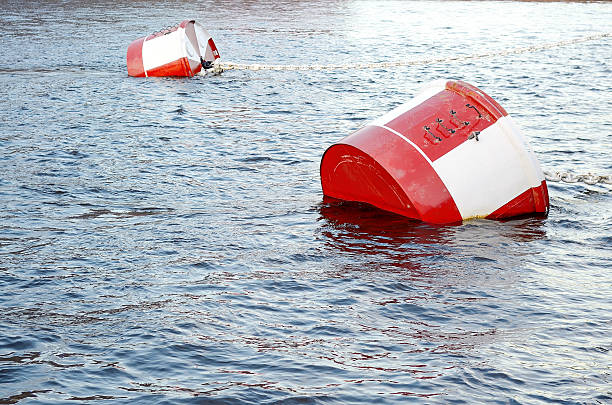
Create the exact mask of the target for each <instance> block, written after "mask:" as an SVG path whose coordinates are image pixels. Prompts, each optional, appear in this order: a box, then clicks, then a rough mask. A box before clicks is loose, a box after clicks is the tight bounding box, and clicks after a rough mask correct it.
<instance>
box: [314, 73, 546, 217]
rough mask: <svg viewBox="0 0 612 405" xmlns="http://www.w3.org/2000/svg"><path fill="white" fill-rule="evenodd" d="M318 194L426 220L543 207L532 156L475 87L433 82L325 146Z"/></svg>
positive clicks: (537, 168)
mask: <svg viewBox="0 0 612 405" xmlns="http://www.w3.org/2000/svg"><path fill="white" fill-rule="evenodd" d="M321 185H322V188H323V194H324V195H325V196H328V197H333V198H337V199H341V200H347V201H359V202H365V203H369V204H371V205H373V206H376V207H378V208H381V209H383V210H387V211H391V212H395V213H397V214H400V215H404V216H406V217H410V218H415V219H419V220H422V221H425V222H430V223H439V224H443V223H455V222H460V221H462V220H466V219H470V218H490V219H501V218H507V217H513V216H518V215H525V214H543V215H546V214H547V213H548V208H549V202H548V189H547V187H546V180H545V179H544V174H543V173H542V170H541V169H540V166H539V163H538V161H537V159H536V157H535V155H534V154H533V152H532V151H531V150H530V149H529V147H528V145H527V142H526V140H525V139H524V138H523V136H522V135H521V133H520V131H519V129H518V127H517V126H516V125H515V123H514V121H513V120H512V119H511V118H510V116H508V113H507V112H506V111H505V110H504V109H503V108H502V107H501V106H500V105H499V104H498V103H497V102H495V100H493V99H492V98H491V97H489V96H488V95H487V94H485V93H484V92H483V91H482V90H480V89H478V88H476V87H475V86H472V85H470V84H468V83H465V82H461V81H444V80H440V81H435V82H433V83H430V84H429V85H428V86H426V87H425V88H424V89H423V90H422V91H421V92H420V93H419V94H418V95H417V96H416V97H415V98H414V99H412V100H411V101H409V102H408V103H406V104H403V105H401V106H399V107H397V108H396V109H394V110H392V111H390V112H389V113H387V114H385V115H384V116H382V117H380V118H378V119H376V120H374V121H373V122H371V123H369V124H368V125H366V126H365V127H364V128H362V129H360V130H358V131H357V132H355V133H353V134H351V135H349V136H348V137H346V138H344V139H343V140H342V141H340V142H338V143H336V144H334V145H332V146H331V147H329V148H328V149H327V151H326V152H325V154H324V155H323V158H322V160H321Z"/></svg>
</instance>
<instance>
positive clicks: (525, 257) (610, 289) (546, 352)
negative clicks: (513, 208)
mask: <svg viewBox="0 0 612 405" xmlns="http://www.w3.org/2000/svg"><path fill="white" fill-rule="evenodd" d="M0 10H1V13H0V44H1V53H0V55H1V57H0V404H100V405H101V404H404V403H418V404H611V403H612V353H611V352H612V272H611V268H612V186H610V185H609V184H604V183H598V184H586V183H584V182H578V183H567V182H562V181H561V182H549V183H548V187H549V193H550V204H551V207H550V213H549V215H548V217H546V218H542V217H523V218H518V219H512V220H506V221H491V220H485V219H477V220H469V221H465V222H464V223H463V224H454V225H444V226H443V225H431V224H426V223H422V222H418V221H414V220H411V219H407V218H403V217H400V216H397V215H394V214H390V213H386V212H384V211H380V210H378V209H375V208H373V207H371V206H367V205H363V204H355V203H341V202H327V201H323V194H322V191H321V184H320V177H319V165H320V161H321V157H322V155H323V153H324V152H325V150H326V149H327V148H328V147H329V146H331V145H333V144H334V143H335V142H338V141H340V140H341V139H342V138H344V137H346V136H348V135H350V134H351V133H352V132H354V131H356V130H358V129H359V128H361V127H362V126H364V125H366V123H368V122H369V121H371V120H373V119H376V118H378V117H380V116H381V115H383V114H384V113H386V112H388V111H390V110H391V109H393V108H394V107H396V106H398V105H400V104H402V103H405V102H407V101H409V100H410V99H411V98H412V97H413V96H414V95H415V94H416V93H417V92H418V91H419V89H420V88H421V87H422V86H423V85H425V84H427V83H429V82H430V81H433V80H437V79H441V78H446V79H455V80H463V81H466V82H468V83H470V84H473V85H475V86H478V87H479V88H480V89H482V90H483V91H485V92H486V93H487V94H489V95H490V96H491V97H493V98H494V99H495V100H496V101H497V102H499V104H501V105H502V106H503V107H504V108H505V109H506V110H507V111H508V113H509V114H510V116H511V117H513V118H514V121H515V122H516V124H517V126H518V127H519V128H520V129H521V132H522V134H523V136H524V137H525V138H526V139H527V140H528V141H529V144H530V146H531V149H532V150H533V151H534V153H535V154H536V156H537V158H538V160H539V162H540V164H541V166H542V168H543V169H544V170H549V171H560V172H563V173H572V174H583V173H594V174H599V175H610V174H612V158H611V156H612V37H609V36H608V37H602V36H601V34H604V33H610V32H612V3H611V2H601V1H600V2H569V1H566V2H532V1H526V2H523V1H391V0H389V1H387V0H318V1H314V0H300V1H297V0H294V1H291V0H275V1H271V0H244V1H237V0H215V1H210V0H208V1H207V0H205V1H180V0H179V1H156V2H153V1H144V0H136V1H125V0H121V1H108V0H91V1H83V0H63V1H59V0H48V1H31V0H24V1H13V0H8V1H7V0H2V1H0ZM185 19H195V20H196V21H198V22H199V23H201V24H202V25H203V26H204V27H205V28H206V29H207V30H208V31H209V32H210V34H211V35H212V37H213V39H214V41H215V43H216V45H217V47H218V49H219V52H220V55H221V60H222V61H227V62H229V61H231V62H236V63H244V64H275V65H283V66H284V65H317V64H322V65H326V64H336V65H348V67H346V68H344V69H336V70H320V69H312V70H303V71H264V70H258V71H257V70H228V71H225V72H223V73H221V74H218V75H205V76H196V77H193V78H134V77H129V76H128V74H127V68H126V51H127V47H128V46H129V44H130V43H131V42H132V41H134V40H136V39H138V38H141V37H143V36H146V35H148V34H150V33H153V32H155V31H158V30H160V29H162V28H164V27H168V26H172V25H175V24H178V23H180V22H181V21H183V20H185ZM589 35H600V36H599V37H598V38H597V39H593V40H591V41H585V42H579V43H571V44H566V45H564V46H561V45H559V43H560V42H562V41H570V40H573V39H576V38H582V37H585V36H589ZM547 44H557V45H555V46H550V47H548V46H546V45H547ZM530 46H533V47H534V50H533V51H531V52H523V53H520V54H504V51H505V50H513V49H517V48H523V47H530ZM483 53H494V54H496V56H495V55H492V56H490V57H487V58H473V57H470V55H476V54H483ZM402 60H430V61H431V60H435V61H433V62H429V63H423V64H420V65H407V66H395V67H380V66H379V67H375V68H363V66H361V67H359V66H358V65H360V64H361V65H363V64H368V63H378V62H393V61H402ZM353 65H354V66H355V68H352V67H351V66H353ZM483 170H486V168H483Z"/></svg>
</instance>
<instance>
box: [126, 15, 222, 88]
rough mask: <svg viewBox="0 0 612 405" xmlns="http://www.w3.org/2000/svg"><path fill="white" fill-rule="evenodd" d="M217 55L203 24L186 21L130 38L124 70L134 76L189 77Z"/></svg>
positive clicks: (207, 65) (207, 64)
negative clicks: (135, 38)
mask: <svg viewBox="0 0 612 405" xmlns="http://www.w3.org/2000/svg"><path fill="white" fill-rule="evenodd" d="M218 58H219V51H218V50H217V47H216V46H215V43H214V41H213V39H212V37H211V36H210V34H209V33H208V32H207V31H206V30H205V29H204V27H202V25H201V24H199V23H197V22H195V20H185V21H183V22H181V23H180V24H178V25H176V26H174V27H171V28H167V29H164V30H161V31H159V32H156V33H154V34H151V35H148V36H146V37H142V38H139V39H137V40H135V41H133V42H132V43H131V44H130V46H129V47H128V49H127V70H128V75H130V76H135V77H148V76H187V77H191V76H193V75H195V74H196V73H198V72H200V71H201V70H202V68H203V67H204V69H206V68H208V67H210V66H211V64H212V63H214V61H215V60H217V59H218Z"/></svg>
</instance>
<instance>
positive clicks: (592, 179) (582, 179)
mask: <svg viewBox="0 0 612 405" xmlns="http://www.w3.org/2000/svg"><path fill="white" fill-rule="evenodd" d="M544 177H545V178H546V181H552V182H564V183H586V184H591V185H593V184H597V183H602V184H612V176H610V175H608V176H598V175H596V174H593V173H587V174H572V173H562V172H547V171H544Z"/></svg>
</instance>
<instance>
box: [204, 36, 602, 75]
mask: <svg viewBox="0 0 612 405" xmlns="http://www.w3.org/2000/svg"><path fill="white" fill-rule="evenodd" d="M610 36H612V33H610V32H606V33H602V34H593V35H588V36H585V37H579V38H574V39H570V40H565V41H559V42H553V43H549V44H544V45H532V46H526V47H521V48H514V49H508V50H505V51H498V52H486V53H476V54H471V55H463V56H453V57H448V58H430V59H412V60H399V61H392V62H374V63H351V64H338V65H335V64H331V65H262V64H244V63H233V62H220V61H219V62H217V63H216V64H215V66H213V68H212V69H209V71H211V73H217V74H218V73H221V72H223V71H224V70H276V71H278V70H351V69H381V68H390V67H400V66H416V65H431V64H436V63H448V62H458V61H465V60H475V59H484V58H492V57H496V56H507V55H518V54H521V53H528V52H537V51H541V50H545V49H553V48H558V47H562V46H568V45H573V44H578V43H581V42H588V41H595V40H598V39H602V38H607V37H610Z"/></svg>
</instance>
